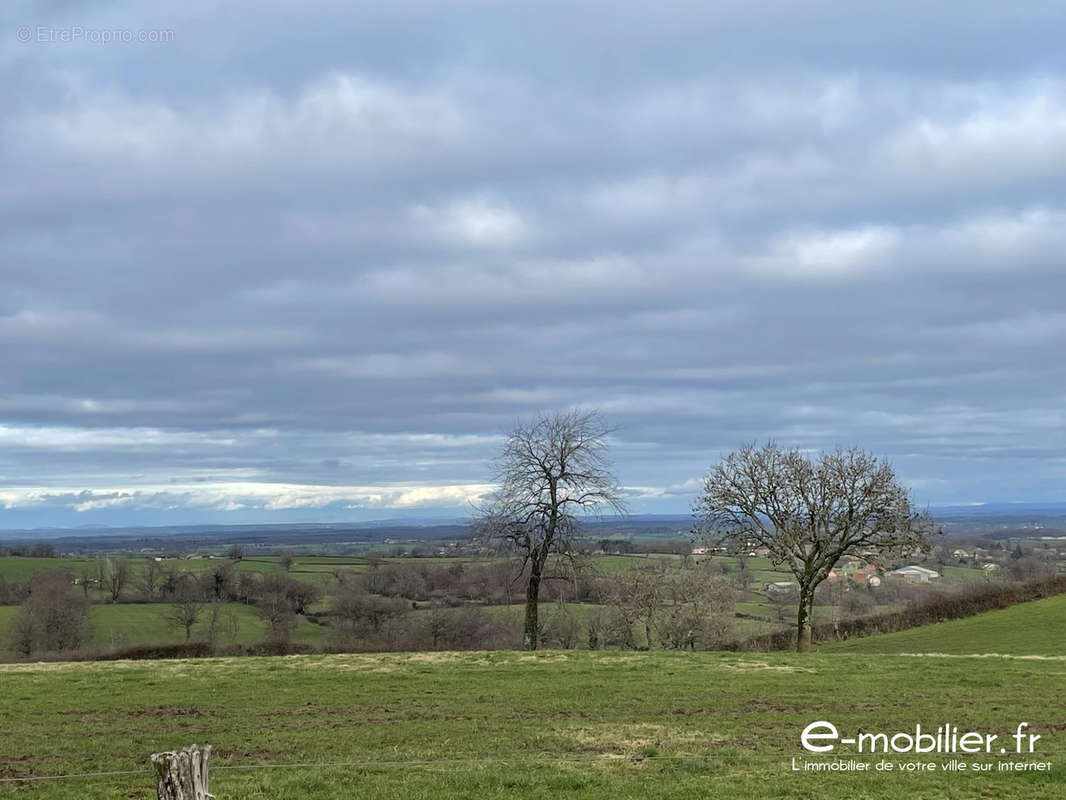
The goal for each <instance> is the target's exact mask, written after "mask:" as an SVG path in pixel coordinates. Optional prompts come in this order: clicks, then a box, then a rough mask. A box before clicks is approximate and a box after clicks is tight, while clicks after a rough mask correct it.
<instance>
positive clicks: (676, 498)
mask: <svg viewBox="0 0 1066 800" xmlns="http://www.w3.org/2000/svg"><path fill="white" fill-rule="evenodd" d="M776 13H777V17H776V18H775V19H773V20H768V19H767V18H766V15H765V13H764V11H763V10H758V9H753V8H752V7H751V6H750V5H749V4H740V3H735V4H733V3H727V4H718V5H717V6H715V7H714V8H713V9H708V7H707V6H706V4H702V3H700V4H696V3H692V4H688V3H681V4H675V5H673V6H671V7H670V8H669V9H662V10H657V11H655V12H652V11H650V10H649V9H648V7H647V6H646V5H638V4H625V3H622V4H619V3H610V4H602V5H600V6H596V5H593V6H586V7H584V8H583V10H582V11H576V10H575V9H574V7H573V6H572V5H571V4H562V3H546V4H538V6H537V7H536V9H535V10H533V9H532V7H530V8H527V9H517V8H512V7H508V6H501V5H499V4H489V3H478V2H471V3H457V4H448V6H447V7H444V6H440V5H439V4H433V3H410V2H404V3H396V4H390V6H389V8H388V9H383V8H374V7H372V6H361V7H358V8H354V9H353V8H350V7H349V6H348V4H340V3H333V2H323V3H319V4H315V5H314V7H310V8H308V7H303V6H301V7H300V9H299V13H298V15H297V12H296V11H294V7H293V6H291V5H290V4H283V3H279V4H276V5H272V4H255V5H254V7H253V6H248V7H241V6H239V5H236V6H233V5H230V6H227V7H225V8H221V9H220V8H216V7H214V6H213V5H211V4H206V3H204V4H196V3H193V4H185V5H183V6H181V7H172V8H162V7H160V8H158V9H157V8H154V7H153V8H148V7H144V6H139V5H135V4H126V3H87V4H79V3H50V4H44V5H35V4H17V5H15V6H12V7H11V8H10V9H8V10H6V12H5V15H4V20H5V22H4V23H3V25H4V29H5V30H7V31H9V32H10V31H13V30H14V27H15V26H17V25H20V24H32V25H45V26H56V27H62V26H70V25H75V24H78V25H84V26H96V27H121V28H127V29H134V30H137V29H162V28H165V29H173V30H174V32H175V37H174V40H173V41H172V42H168V43H160V44H154V45H147V44H129V45H126V44H111V45H101V44H94V45H91V46H90V45H89V44H87V43H81V44H76V43H75V44H61V43H38V42H33V43H28V44H23V43H19V42H17V41H15V39H14V37H13V35H8V36H7V37H6V38H4V39H2V40H0V80H3V83H4V85H5V86H6V87H8V92H9V93H10V94H11V96H12V98H11V99H12V102H11V103H10V106H9V108H10V112H9V113H8V114H6V115H5V116H4V118H3V119H2V120H0V171H2V173H3V174H4V176H5V181H4V183H3V185H0V265H2V266H0V289H2V291H0V347H2V348H3V352H4V362H5V370H4V371H3V372H0V489H3V487H5V486H6V487H13V489H12V490H14V489H18V492H21V494H18V493H17V494H18V496H19V497H26V496H27V495H26V494H25V492H27V491H30V490H32V491H35V492H36V491H38V489H40V491H41V492H45V490H46V489H47V492H45V493H46V494H48V496H49V497H51V498H53V499H51V500H49V501H48V503H50V504H52V505H54V506H56V507H64V508H81V509H82V510H81V511H78V512H77V513H73V512H72V516H71V519H72V520H75V521H77V520H80V519H83V518H84V519H88V518H89V517H92V515H94V514H97V513H100V514H103V513H104V511H105V507H106V510H108V513H112V512H113V513H114V514H118V513H120V512H122V513H127V514H129V515H133V514H134V513H135V512H136V509H137V508H140V507H144V508H150V509H153V513H154V512H159V513H160V514H162V513H163V512H166V513H170V514H173V515H175V518H178V517H179V516H180V514H181V513H182V509H183V508H184V507H185V506H188V507H190V508H192V507H195V508H198V509H201V510H202V511H203V513H205V514H206V513H208V512H209V511H210V512H211V513H216V514H218V515H220V518H226V519H229V518H235V517H232V516H226V515H227V514H231V512H232V513H237V507H238V506H239V507H240V508H241V512H240V513H242V514H245V516H243V517H241V519H242V520H246V519H249V518H252V517H249V516H248V515H252V516H254V514H255V513H261V514H263V515H265V516H266V517H269V515H270V513H271V512H272V511H273V512H278V513H280V512H281V510H282V507H281V505H280V504H279V502H273V501H272V500H271V497H274V496H281V495H285V496H291V495H292V492H291V491H290V490H289V489H287V488H286V489H277V490H271V489H264V488H262V487H270V486H274V487H290V486H298V485H302V486H307V487H311V488H308V489H307V491H306V498H305V499H307V498H310V499H308V500H307V502H306V504H305V505H304V506H302V507H305V508H307V509H318V511H321V512H322V513H323V514H325V513H326V511H329V513H331V514H333V513H336V514H343V513H353V514H359V513H363V512H362V511H360V510H358V509H354V510H353V509H348V510H347V511H345V509H346V506H347V505H351V504H354V505H356V506H359V505H360V502H362V501H361V500H359V498H363V499H364V500H365V498H366V497H368V496H370V495H372V494H374V492H375V491H377V489H382V487H385V488H387V487H389V486H394V485H400V484H403V485H405V486H407V485H408V484H410V485H411V486H413V485H417V486H421V487H425V492H426V494H425V496H424V498H423V499H419V500H418V501H417V503H416V505H418V507H421V505H419V504H424V503H423V500H424V501H425V502H430V503H431V502H438V501H439V502H441V503H443V504H444V505H445V506H447V507H449V508H452V509H463V508H464V506H463V503H464V502H465V501H464V499H463V498H464V497H465V496H466V495H463V494H462V493H449V492H448V491H447V490H446V489H444V488H442V487H448V486H475V485H481V484H483V483H484V482H485V481H486V480H487V479H488V476H489V474H490V469H489V459H490V458H491V457H492V455H493V453H494V452H495V449H496V448H497V447H498V444H499V436H500V435H502V434H503V433H504V432H506V430H507V429H508V428H509V427H510V425H511V424H512V423H513V422H514V421H515V420H516V419H518V418H521V417H525V416H528V415H530V414H532V413H535V412H536V411H538V410H541V409H545V408H559V407H565V406H582V407H598V408H601V409H602V410H603V411H604V412H605V413H606V414H608V415H609V416H610V418H611V419H612V421H614V422H616V423H618V424H619V426H620V429H619V432H618V434H617V441H616V443H615V451H616V453H617V455H618V470H619V473H620V475H621V477H622V479H623V481H624V482H625V483H627V484H628V485H630V486H632V487H633V493H634V498H635V500H634V502H635V505H636V506H637V507H638V508H649V509H656V510H671V511H680V510H684V509H685V508H686V507H687V500H686V497H688V496H691V493H692V492H693V491H694V485H693V483H692V481H693V479H694V478H695V477H696V476H698V475H699V474H700V472H702V471H703V470H704V469H705V468H706V466H707V465H708V464H709V463H710V462H711V461H713V460H714V459H715V458H716V457H717V455H718V454H719V453H720V452H722V451H723V450H728V449H731V448H732V447H735V446H736V445H738V444H740V443H741V442H744V441H748V440H752V439H765V438H769V437H776V438H778V439H779V440H781V441H783V442H786V443H789V444H798V445H801V446H804V447H813V448H817V447H826V446H833V445H835V444H852V443H854V444H859V445H862V446H865V447H868V448H871V449H873V450H875V451H877V452H879V453H883V454H885V455H887V456H889V457H891V458H893V459H894V460H895V461H896V463H897V464H898V466H899V467H900V470H901V472H902V473H903V474H904V476H905V477H907V478H908V479H910V480H912V482H913V486H914V487H915V491H916V492H917V493H918V494H919V496H920V497H921V498H922V499H924V500H925V501H932V502H950V501H971V500H981V499H989V500H995V499H1062V498H1063V479H1064V478H1066V463H1064V461H1063V456H1062V453H1063V452H1064V445H1066V439H1064V434H1063V430H1064V429H1063V425H1062V422H1063V415H1062V411H1061V409H1062V399H1063V391H1064V388H1066V369H1064V367H1063V366H1062V360H1061V357H1060V356H1059V355H1058V354H1059V352H1060V350H1061V349H1062V347H1063V345H1064V344H1066V318H1064V317H1063V314H1062V311H1061V298H1062V297H1063V296H1064V294H1066V277H1064V271H1063V263H1062V253H1063V252H1064V247H1063V246H1064V245H1066V224H1064V222H1066V206H1064V205H1063V202H1062V198H1063V197H1064V196H1066V192H1064V188H1066V167H1064V165H1066V149H1064V145H1063V142H1066V64H1064V56H1063V51H1062V48H1061V47H1060V46H1059V45H1060V43H1059V42H1058V41H1057V38H1058V37H1057V36H1056V35H1055V32H1056V31H1057V30H1059V29H1061V27H1062V24H1063V23H1064V22H1066V20H1064V19H1063V12H1062V10H1061V8H1060V7H1059V5H1058V4H1052V3H1032V4H1027V5H1026V6H1025V7H1024V8H1016V7H1012V8H1011V9H1009V10H1008V9H1007V8H1006V7H1005V6H1002V5H1001V4H994V3H983V4H975V5H972V6H971V7H968V10H967V13H966V14H965V15H954V16H952V17H951V18H947V17H942V16H941V15H940V13H939V12H937V11H936V10H934V9H931V8H929V7H928V6H927V4H918V3H904V4H896V5H894V6H892V7H891V9H873V8H865V7H864V8H862V9H860V8H859V7H857V6H854V5H853V4H844V3H818V4H807V3H797V4H790V5H789V6H788V7H787V8H785V7H782V8H781V9H778V11H777V12H776ZM205 477H206V478H210V480H204V478H205ZM242 483H244V484H246V492H245V493H244V494H243V495H242V494H241V492H240V490H239V487H238V488H234V485H236V484H242ZM163 485H171V486H175V485H176V486H180V487H186V486H193V485H195V486H198V487H200V488H199V489H197V490H196V491H195V492H193V491H192V490H186V489H184V488H181V489H174V490H163V489H159V488H158V487H160V486H163ZM207 485H211V486H216V487H218V490H217V492H216V491H215V490H208V489H205V488H204V486H207ZM330 486H333V487H362V488H361V489H359V491H355V490H354V489H351V490H339V491H338V492H333V493H331V491H330V490H328V487H330ZM35 487H36V488H35ZM40 487H44V489H41V488H40ZM153 487H154V488H153ZM225 487H228V488H225ZM256 487H259V488H256ZM313 487H320V488H318V489H315V488H313ZM321 487H327V488H321ZM367 487H370V488H367ZM373 487H377V489H374V488H373ZM408 488H410V486H408ZM85 490H93V491H98V492H101V493H107V492H111V493H112V494H113V495H114V496H112V495H107V496H103V495H101V496H100V497H98V498H96V499H95V500H92V499H91V500H89V501H84V500H83V501H78V500H77V499H76V498H78V497H80V496H81V492H82V491H85ZM271 491H275V495H271V494H270V492H271ZM344 491H349V494H351V495H352V497H354V498H355V500H351V498H347V496H345V495H344ZM360 492H361V494H360ZM43 496H44V494H40V493H39V494H37V495H34V497H43ZM208 496H209V497H210V499H209V500H207V499H205V498H207V497H208ZM374 496H375V497H380V498H383V499H382V500H381V502H396V503H398V502H401V501H402V502H413V501H410V499H409V496H407V495H403V494H402V493H399V494H398V493H396V492H388V491H384V490H382V491H378V493H377V494H376V495H374ZM405 497H407V498H408V499H404V498H405ZM153 498H154V499H153ZM159 498H162V499H159ZM182 498H184V499H182ZM323 498H327V500H324V499H323ZM328 498H333V499H328ZM338 498H339V499H338ZM349 500H351V502H349ZM97 501H99V502H97ZM320 501H321V502H325V503H326V505H321V504H319V505H315V504H316V503H320ZM34 502H38V501H34ZM40 502H43V501H40ZM375 502H376V501H375ZM86 503H89V505H86ZM331 504H338V505H336V507H334V506H333V505H331ZM363 505H366V503H364V504H363ZM368 507H369V508H370V509H371V510H369V511H367V512H366V513H380V511H379V510H378V509H380V508H382V507H385V506H381V505H374V503H370V504H369V506H368ZM18 508H21V506H18V505H17V504H15V506H13V507H12V509H11V513H12V514H14V513H15V512H16V511H17V509H18ZM318 511H316V512H315V513H318ZM18 513H19V514H22V512H18ZM27 513H29V512H27ZM308 513H310V512H308ZM27 518H28V517H26V516H25V515H21V516H19V517H18V519H19V520H24V519H27ZM52 518H53V517H49V519H52ZM118 518H121V517H116V516H109V517H107V519H108V520H113V519H118ZM131 518H132V517H131ZM270 518H273V517H270ZM2 519H3V515H2V514H0V522H2ZM153 519H158V518H157V517H153Z"/></svg>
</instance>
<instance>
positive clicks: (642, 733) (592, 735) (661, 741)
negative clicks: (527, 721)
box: [556, 723, 727, 759]
mask: <svg viewBox="0 0 1066 800" xmlns="http://www.w3.org/2000/svg"><path fill="white" fill-rule="evenodd" d="M556 733H558V734H560V735H561V736H563V737H565V738H567V739H569V740H570V741H572V742H573V743H574V745H575V746H574V748H573V749H576V750H580V751H583V752H586V753H596V754H598V755H600V756H601V757H602V758H604V759H619V758H636V757H639V756H650V755H658V754H659V753H660V752H662V751H667V752H668V753H669V754H671V755H674V754H690V753H700V754H703V753H705V752H706V751H707V750H708V749H710V748H712V747H714V746H715V745H718V744H720V743H722V742H724V741H726V738H727V737H725V736H721V735H719V734H716V733H710V732H708V731H701V730H695V729H686V728H678V727H676V726H670V727H668V726H666V725H658V724H653V723H632V724H617V723H603V724H598V725H585V726H581V727H571V728H561V729H556Z"/></svg>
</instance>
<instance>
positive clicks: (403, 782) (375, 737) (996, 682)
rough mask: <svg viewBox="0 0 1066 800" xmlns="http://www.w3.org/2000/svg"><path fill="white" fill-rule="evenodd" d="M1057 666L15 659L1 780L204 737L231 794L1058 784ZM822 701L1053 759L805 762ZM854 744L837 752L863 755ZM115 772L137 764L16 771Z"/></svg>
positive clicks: (879, 790) (440, 658)
mask: <svg viewBox="0 0 1066 800" xmlns="http://www.w3.org/2000/svg"><path fill="white" fill-rule="evenodd" d="M1063 671H1064V662H1063V661H1062V660H1051V661H1032V660H1022V659H1017V658H1005V657H999V658H946V657H928V658H911V657H906V656H893V655H852V654H848V653H824V652H823V653H817V654H808V655H806V656H798V655H795V654H760V655H757V656H755V655H737V654H726V653H676V652H647V653H633V652H629V653H621V652H582V651H568V652H560V651H542V652H538V653H532V654H531V653H520V652H510V651H507V652H470V653H412V654H381V655H321V656H289V657H273V658H241V659H204V660H180V661H166V662H111V663H58V664H23V665H4V666H0V682H2V685H3V687H4V691H3V692H2V693H0V717H2V719H3V720H4V734H5V735H4V739H3V744H2V745H0V748H2V749H0V778H2V779H3V780H0V794H4V795H11V796H13V797H21V796H25V797H31V796H32V797H34V798H43V799H44V800H58V799H59V798H68V797H73V796H77V797H79V798H85V799H86V800H93V799H96V798H100V799H101V800H102V798H114V797H127V798H151V797H154V787H153V785H152V781H151V778H150V776H149V773H148V770H147V768H146V758H147V756H148V754H149V753H151V752H153V751H157V750H160V749H168V748H174V747H179V746H182V745H185V744H189V743H192V742H200V743H203V742H205V741H210V742H211V743H213V744H214V745H215V747H216V759H215V766H216V767H217V768H216V770H215V772H214V774H213V778H212V789H213V791H214V793H215V794H216V796H217V797H218V798H219V800H236V799H237V798H242V799H243V798H249V799H250V798H264V799H265V798H270V799H271V800H290V799H291V800H296V799H297V798H299V800H315V799H316V798H347V797H356V796H357V797H362V798H396V797H403V798H433V800H443V799H445V798H501V797H502V798H523V799H525V798H549V797H550V798H555V797H559V796H567V797H575V798H604V800H606V798H686V800H688V798H692V797H711V796H714V797H731V798H756V797H757V798H764V797H797V798H824V797H828V796H836V797H861V798H871V799H873V798H897V797H917V796H921V797H927V798H971V797H1002V798H1008V799H1009V798H1017V799H1018V800H1021V799H1022V798H1025V799H1026V800H1029V799H1030V798H1058V797H1062V796H1063V794H1064V793H1066V781H1064V779H1063V777H1062V775H1063V773H1062V772H1061V771H1060V767H1059V760H1060V759H1061V758H1062V756H1063V754H1064V753H1063V751H1066V734H1064V732H1063V726H1062V720H1063V719H1064V717H1066V699H1064V698H1063V694H1062V692H1061V691H1060V690H1061V687H1062V686H1063V678H1062V675H1063ZM822 719H824V720H830V721H832V722H833V723H834V724H836V725H837V726H838V727H839V728H840V729H841V730H842V731H850V732H854V731H855V730H857V729H859V728H862V729H864V730H881V731H889V732H894V731H906V730H908V729H909V730H911V731H912V732H913V730H914V726H915V724H917V723H920V724H922V726H923V728H930V727H932V728H935V727H936V726H937V725H942V724H944V723H946V722H949V723H951V724H953V725H958V726H960V728H962V729H963V730H976V731H987V732H993V733H998V734H1000V735H1001V736H1004V737H1005V736H1007V735H1009V734H1010V733H1011V732H1013V730H1014V729H1015V726H1016V724H1017V723H1018V722H1020V721H1026V722H1028V723H1030V725H1031V726H1032V728H1033V730H1034V732H1036V733H1038V734H1040V735H1041V736H1042V737H1043V738H1042V739H1041V740H1040V742H1039V743H1038V747H1037V756H1036V758H1038V759H1039V760H1051V761H1052V762H1053V765H1054V766H1053V769H1052V771H1051V772H1050V773H1035V772H1024V773H1015V772H1010V773H1005V772H996V771H993V772H990V773H981V774H974V773H962V774H954V773H947V772H944V771H943V770H939V769H938V770H937V771H935V772H932V773H923V774H910V773H900V772H892V773H885V772H873V771H871V772H866V773H855V772H839V773H827V772H817V773H812V772H802V771H800V772H796V771H793V769H792V764H793V762H792V759H793V758H794V757H795V758H797V759H799V760H800V763H801V764H802V763H803V761H804V760H806V761H817V760H825V759H828V758H830V757H829V756H822V755H815V754H811V753H806V752H805V751H803V750H802V749H801V748H800V746H799V736H800V732H801V731H802V729H803V728H804V727H805V726H806V725H807V724H808V723H810V722H813V721H815V720H822ZM842 747H843V748H844V749H843V750H841V751H840V752H839V753H837V754H834V755H833V758H835V757H836V756H837V755H839V757H840V758H849V757H854V755H853V753H849V749H850V748H848V746H846V745H845V746H842ZM1005 758H1007V757H1002V756H1000V755H998V754H996V755H992V756H987V757H984V756H982V757H981V759H980V760H987V761H991V762H998V761H999V760H1001V759H1005ZM1036 758H1034V759H1031V760H1036ZM976 759H977V757H975V756H970V757H967V759H966V760H976ZM867 760H870V759H869V758H868V757H867ZM873 760H875V761H876V760H877V759H873ZM893 760H895V761H900V762H907V761H915V760H919V761H930V760H931V761H935V762H942V761H947V760H948V758H946V757H934V758H932V759H930V758H927V757H918V756H913V755H911V756H894V757H893ZM1015 760H1017V759H1015ZM113 771H116V772H126V771H129V773H130V774H121V775H100V776H96V777H79V778H69V779H54V780H37V781H16V780H10V779H12V778H19V777H30V776H48V775H64V774H83V773H96V772H113Z"/></svg>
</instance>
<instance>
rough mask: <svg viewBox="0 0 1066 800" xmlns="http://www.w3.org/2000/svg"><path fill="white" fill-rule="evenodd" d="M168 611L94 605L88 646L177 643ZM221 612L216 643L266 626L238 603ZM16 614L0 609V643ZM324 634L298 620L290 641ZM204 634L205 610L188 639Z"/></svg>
mask: <svg viewBox="0 0 1066 800" xmlns="http://www.w3.org/2000/svg"><path fill="white" fill-rule="evenodd" d="M170 608H171V606H170V605H169V604H168V603H136V604H119V605H94V606H92V608H91V609H90V610H89V624H90V625H91V628H92V644H93V645H94V646H96V647H101V648H105V649H106V648H109V647H121V646H124V645H147V644H166V643H171V642H180V641H182V640H183V639H184V638H185V632H184V630H182V629H180V628H178V627H176V626H175V625H173V624H172V623H171V622H170V621H169V620H168V619H167V612H168V611H169V610H170ZM224 609H225V611H224V614H223V617H222V621H221V623H220V625H219V633H218V641H219V642H220V643H222V644H253V643H255V642H259V641H262V640H263V638H264V636H265V634H266V627H267V626H266V623H265V622H264V621H263V620H262V619H261V618H260V617H259V616H258V615H256V613H255V609H253V608H251V607H249V606H246V605H243V604H242V603H226V604H225V605H224ZM17 612H18V607H17V606H0V643H2V642H3V641H4V638H5V636H6V633H7V629H8V625H9V624H10V622H11V618H12V617H14V616H15V614H16V613H17ZM230 615H231V616H230ZM230 619H233V620H234V624H232V625H231V624H230ZM325 633H326V631H325V628H322V627H321V626H319V625H315V624H313V623H310V622H308V621H307V620H305V619H303V618H302V617H300V618H299V620H298V623H297V626H296V628H295V630H293V633H292V638H293V641H297V642H307V643H309V644H314V643H316V642H320V641H322V639H323V638H324V637H325ZM207 634H208V623H207V612H206V611H205V612H204V614H203V615H202V619H201V620H200V621H199V622H198V623H197V624H196V625H195V626H194V627H193V629H192V638H193V639H194V640H204V639H206V638H207Z"/></svg>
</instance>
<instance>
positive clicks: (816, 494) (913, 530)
mask: <svg viewBox="0 0 1066 800" xmlns="http://www.w3.org/2000/svg"><path fill="white" fill-rule="evenodd" d="M695 511H696V514H697V515H698V516H699V518H700V526H701V528H702V532H703V533H704V535H705V536H706V537H707V538H708V539H710V540H712V541H715V542H717V543H720V544H723V545H726V546H736V545H740V546H744V547H759V546H763V547H766V548H767V549H768V550H769V551H770V557H771V558H772V559H773V561H774V563H775V564H784V565H786V566H788V568H789V569H790V570H791V572H792V574H793V575H794V576H795V577H796V582H797V583H798V584H799V609H798V612H797V618H796V649H797V650H798V651H801V652H802V651H805V650H809V649H810V646H811V612H812V606H813V603H814V590H815V589H816V588H817V586H818V584H820V583H821V582H822V581H824V580H825V579H826V578H827V577H828V575H829V572H830V570H832V569H833V567H834V565H836V563H837V561H839V560H840V559H841V558H842V557H843V556H846V555H855V556H860V555H861V556H874V555H875V554H876V555H879V556H881V557H885V556H888V555H891V554H894V553H900V552H901V551H907V552H915V551H918V550H923V549H925V548H927V547H928V543H927V537H928V536H929V535H930V534H932V533H934V532H935V526H934V524H933V522H932V520H931V519H930V517H929V516H928V514H926V513H923V512H920V511H918V510H917V509H915V507H914V505H913V504H912V502H911V498H910V494H909V493H908V491H907V489H906V488H905V487H904V486H903V485H901V484H900V482H899V481H898V480H897V478H896V474H895V471H894V470H893V469H892V466H891V465H890V464H888V463H887V462H885V461H883V460H881V459H878V458H876V457H875V456H873V455H871V454H869V453H866V452H864V451H862V450H859V449H856V448H851V449H846V450H845V449H839V448H838V449H836V450H833V451H828V452H823V453H821V454H819V455H818V456H817V458H815V459H812V458H809V457H808V456H807V455H805V454H804V453H803V452H801V451H800V450H797V449H791V450H786V449H782V448H780V447H778V446H777V445H776V444H774V443H772V442H771V443H768V444H766V445H764V446H762V447H756V446H755V445H754V444H750V445H747V446H745V447H743V448H741V449H740V450H736V451H734V452H732V453H729V454H728V455H726V456H725V457H723V458H722V460H721V461H720V462H719V463H718V464H717V465H716V466H714V467H713V468H712V469H711V471H710V472H709V473H707V475H706V476H704V479H703V489H702V491H701V493H700V495H699V498H698V499H697V501H696V506H695Z"/></svg>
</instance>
